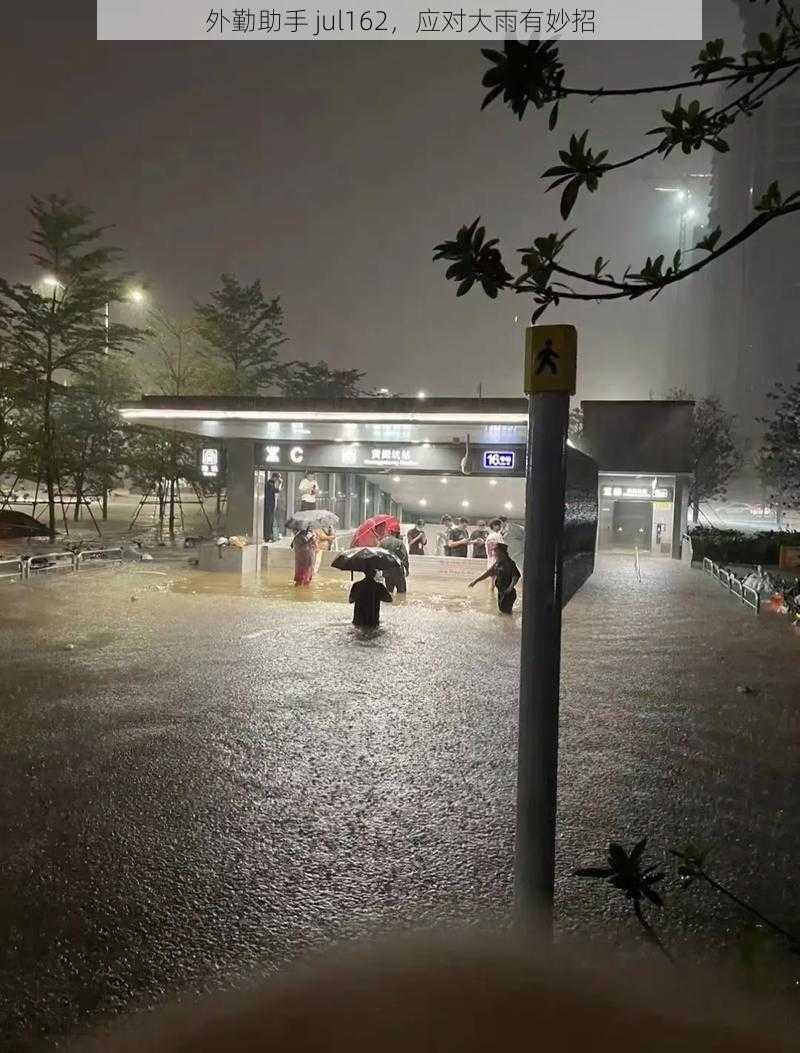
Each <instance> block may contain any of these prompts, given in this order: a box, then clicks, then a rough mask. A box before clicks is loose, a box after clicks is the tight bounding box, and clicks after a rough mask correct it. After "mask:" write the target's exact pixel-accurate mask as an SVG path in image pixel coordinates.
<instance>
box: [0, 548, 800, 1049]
mask: <svg viewBox="0 0 800 1053" xmlns="http://www.w3.org/2000/svg"><path fill="white" fill-rule="evenodd" d="M145 568H146V569H145ZM642 577H643V580H642V582H641V583H638V582H636V581H635V577H634V573H633V567H632V565H631V563H630V561H628V560H607V561H606V562H605V563H604V564H602V565H601V567H600V568H599V570H598V572H597V573H596V574H595V576H594V578H593V579H591V581H590V583H589V584H588V585H587V586H586V587H585V588H584V590H583V591H582V592H581V593H579V594H578V595H577V596H576V598H575V599H574V600H573V601H572V603H571V604H570V605H569V607H568V608H567V612H566V617H565V659H564V661H565V669H564V682H563V704H562V726H563V733H562V754H561V774H560V781H561V810H560V817H559V860H558V865H559V872H558V873H559V877H558V911H559V926H560V929H561V931H562V933H572V932H580V933H583V934H593V933H598V932H602V933H603V934H604V935H606V936H607V937H609V938H611V939H613V940H616V939H618V940H620V941H623V940H625V939H627V938H630V939H632V940H637V939H638V934H637V933H636V931H635V929H634V927H633V926H632V925H631V926H629V927H628V926H627V925H626V924H624V923H623V924H620V923H619V922H618V918H619V917H621V916H622V915H623V914H624V913H625V906H624V904H623V903H622V902H621V901H620V902H619V903H617V902H615V901H610V900H609V898H608V897H607V896H606V895H605V893H604V891H603V890H602V889H600V888H596V887H595V886H594V885H587V884H586V883H582V882H580V881H579V880H577V879H575V878H573V877H572V876H571V873H572V870H573V868H574V867H576V866H581V865H587V864H591V863H596V862H600V861H601V858H602V854H603V849H604V846H605V844H606V843H607V841H608V840H609V839H610V838H615V837H616V838H619V839H622V840H625V841H632V840H634V839H637V838H638V837H640V836H644V835H645V834H649V835H651V837H652V839H653V843H654V845H656V846H657V847H658V849H659V850H660V851H663V850H665V849H666V848H667V847H668V846H670V845H672V844H675V843H678V844H680V843H683V842H686V841H688V840H697V841H700V842H702V843H704V844H708V845H709V846H710V847H711V849H712V858H713V860H714V868H715V871H716V872H718V873H719V874H720V876H722V877H725V878H729V879H730V880H731V882H732V883H733V884H734V885H735V887H736V888H737V890H738V891H740V892H741V893H743V894H744V895H746V896H752V897H753V898H754V899H755V900H756V901H757V902H758V904H759V906H760V907H761V908H762V909H763V910H765V911H766V912H767V913H769V912H770V911H772V912H773V913H775V914H776V915H777V916H778V919H779V920H781V919H784V920H785V921H786V922H787V923H788V922H794V921H795V920H796V919H797V918H798V917H800V890H799V889H798V887H797V883H796V881H795V876H794V875H795V872H796V863H797V857H798V851H799V850H800V808H798V804H799V803H800V801H799V800H798V798H799V797H800V792H799V791H798V787H799V786H800V782H799V781H798V774H800V766H799V765H798V745H800V692H798V690H797V683H798V677H797V669H798V664H797V663H798V659H800V638H798V637H794V636H792V635H791V634H790V633H789V632H788V631H787V629H786V626H785V624H784V623H783V622H782V621H781V622H779V623H778V624H776V622H777V621H778V620H777V619H775V618H773V617H772V616H770V615H769V614H767V613H765V614H762V615H761V617H760V618H756V617H755V616H754V615H753V614H751V613H750V612H748V611H747V610H746V609H745V608H743V607H742V606H740V605H737V604H736V603H734V601H733V600H732V599H731V598H730V597H729V596H728V595H726V594H724V593H723V592H722V590H721V589H720V588H719V586H717V585H716V584H714V583H713V582H712V581H710V580H709V579H708V578H706V577H705V576H704V575H703V574H702V573H700V572H699V571H690V570H688V569H686V568H685V567H683V566H682V565H680V564H675V563H673V562H671V561H650V562H646V563H644V564H643V568H642ZM348 587H349V576H347V575H337V576H336V577H334V576H329V577H325V578H324V579H321V580H319V581H318V582H317V583H316V584H315V586H314V588H313V589H311V590H308V591H306V592H299V591H297V590H293V589H292V588H291V587H289V586H287V585H286V584H285V583H284V582H278V581H275V582H272V583H270V585H269V587H264V586H260V587H258V588H256V589H241V588H239V587H238V585H237V584H236V583H235V582H231V581H230V580H228V579H226V578H223V577H222V576H217V575H209V574H200V573H199V572H197V571H194V572H193V571H190V570H187V569H185V568H180V569H178V570H175V569H174V568H171V567H166V566H158V565H156V566H153V564H150V565H149V566H148V565H146V564H144V565H137V566H135V567H133V568H125V569H122V570H120V571H119V572H116V571H110V570H98V571H96V572H89V571H87V572H86V573H82V574H81V575H73V576H71V577H69V578H62V579H60V580H54V581H51V582H48V583H43V582H35V583H33V584H32V585H30V586H27V587H21V586H8V587H7V588H5V589H3V590H2V593H0V603H1V605H0V628H2V630H3V631H2V636H1V638H0V641H1V642H0V664H1V666H2V674H3V705H2V707H1V708H0V751H1V756H0V762H1V766H0V845H1V846H2V849H1V851H2V871H0V874H1V878H0V880H1V881H2V886H1V887H0V904H1V909H2V924H3V937H2V940H1V941H0V1040H1V1041H2V1044H3V1048H4V1049H14V1050H17V1049H18V1050H23V1049H28V1048H31V1046H33V1045H34V1044H35V1043H36V1042H39V1041H41V1038H42V1037H43V1036H48V1037H57V1036H62V1035H75V1034H80V1033H82V1032H83V1031H85V1030H87V1029H88V1028H90V1027H91V1026H93V1025H94V1024H96V1023H97V1022H98V1021H102V1020H104V1019H106V1018H108V1017H109V1016H112V1015H114V1014H116V1013H120V1012H124V1011H127V1010H130V1009H136V1008H143V1007H147V1006H152V1005H157V1004H162V1003H164V1002H166V1001H168V1000H170V999H171V998H174V997H175V996H176V995H178V994H179V993H181V992H193V991H202V990H209V989H215V988H219V987H225V986H229V985H231V984H234V983H235V982H237V980H239V979H240V978H243V977H247V976H249V975H251V974H252V973H254V972H257V971H264V970H271V969H274V968H276V967H277V966H279V965H280V964H281V962H283V961H286V960H287V959H290V958H292V957H294V956H296V955H297V954H298V953H300V952H301V951H302V950H304V949H306V948H308V947H312V946H317V945H320V944H322V943H325V942H328V941H330V940H334V939H341V938H348V937H351V936H354V935H357V934H360V933H363V932H365V931H372V930H375V929H380V928H386V927H395V926H398V925H400V926H403V925H412V924H420V923H422V924H427V923H432V922H436V921H440V920H442V919H447V918H453V917H456V918H461V919H464V918H474V917H477V916H479V915H485V914H490V915H493V916H495V917H497V918H505V917H506V916H507V912H508V908H509V904H510V894H511V868H512V853H513V822H514V785H515V750H516V698H517V676H518V646H519V617H518V616H515V617H514V618H513V619H502V618H500V617H499V616H498V615H496V614H495V612H494V608H493V602H492V599H491V596H490V595H489V593H488V590H484V589H482V588H481V589H476V590H473V593H472V594H469V595H467V593H466V590H465V588H464V585H463V583H461V582H457V581H450V582H444V583H434V582H430V581H428V582H424V583H423V582H420V583H419V588H418V589H417V590H416V595H415V592H414V590H415V587H416V586H415V582H414V580H413V579H412V581H411V582H410V589H411V592H410V594H409V597H408V599H407V600H406V601H405V602H398V603H397V604H396V605H395V606H394V607H393V608H388V609H385V611H384V614H383V625H382V627H381V629H380V630H379V631H377V632H375V633H374V634H371V635H360V634H358V633H357V632H356V631H355V630H354V629H353V628H352V626H350V624H349V621H350V617H351V608H349V607H348V605H347V602H346V600H347V589H348ZM740 685H748V686H750V687H751V688H752V689H753V693H752V694H742V693H739V692H737V686H740ZM675 898H676V899H678V900H679V901H680V902H679V904H678V905H677V906H676V907H675V909H674V912H673V913H671V914H670V917H671V918H672V919H673V920H672V921H669V922H668V923H667V926H666V931H667V933H670V934H672V935H673V936H676V935H679V934H680V933H688V934H689V935H690V936H691V937H692V938H698V939H700V938H702V939H704V940H706V939H707V940H709V942H710V944H711V945H716V944H721V943H724V942H725V940H726V939H727V938H728V936H729V935H730V934H731V933H733V932H735V931H736V930H737V928H738V927H740V923H739V920H738V918H737V916H736V915H735V914H734V913H733V912H732V911H731V910H729V909H728V908H727V907H725V906H720V905H719V904H718V903H717V902H716V901H714V900H712V899H711V898H709V897H708V896H706V895H705V894H704V893H702V892H698V893H697V894H692V895H688V894H682V893H676V895H675Z"/></svg>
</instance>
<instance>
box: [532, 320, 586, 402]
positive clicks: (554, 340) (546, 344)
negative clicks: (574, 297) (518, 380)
mask: <svg viewBox="0 0 800 1053" xmlns="http://www.w3.org/2000/svg"><path fill="white" fill-rule="evenodd" d="M577 361H578V331H577V329H576V328H575V326H574V325H532V326H529V327H528V329H526V331H525V392H526V394H528V395H534V394H537V393H538V392H540V391H556V392H562V393H564V394H567V395H574V394H575V380H576V371H577Z"/></svg>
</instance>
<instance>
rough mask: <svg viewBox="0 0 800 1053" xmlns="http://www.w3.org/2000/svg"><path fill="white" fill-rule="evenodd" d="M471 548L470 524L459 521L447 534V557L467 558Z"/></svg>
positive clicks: (464, 520) (463, 520)
mask: <svg viewBox="0 0 800 1053" xmlns="http://www.w3.org/2000/svg"><path fill="white" fill-rule="evenodd" d="M468 547H469V523H468V522H467V521H466V519H459V521H458V523H454V524H453V525H452V526H451V527H450V530H449V531H448V534H447V555H448V556H461V557H463V558H466V555H467V548H468Z"/></svg>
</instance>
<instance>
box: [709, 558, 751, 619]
mask: <svg viewBox="0 0 800 1053" xmlns="http://www.w3.org/2000/svg"><path fill="white" fill-rule="evenodd" d="M703 571H704V572H705V573H706V574H710V575H711V577H712V578H716V579H717V581H718V582H719V583H720V585H722V587H723V588H725V589H727V591H728V592H730V593H731V594H732V595H733V596H735V597H736V599H737V600H739V602H740V603H743V604H744V605H745V607H749V608H750V609H751V610H753V611H755V612H756V614H758V613H759V611H760V610H761V597H760V596H759V594H758V593H757V592H756V590H755V589H751V588H750V586H749V585H743V584H742V582H741V581H739V579H738V578H737V577H736V575H735V574H731V573H730V571H727V570H724V569H723V568H722V567H720V566H719V565H718V564H716V563H714V561H713V560H711V559H709V558H708V556H706V557H705V558H704V559H703Z"/></svg>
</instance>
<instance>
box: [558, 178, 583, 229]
mask: <svg viewBox="0 0 800 1053" xmlns="http://www.w3.org/2000/svg"><path fill="white" fill-rule="evenodd" d="M580 189H581V180H580V179H579V178H578V177H577V176H576V178H575V179H573V180H571V182H569V183H567V185H566V186H565V187H564V193H563V194H562V195H561V218H562V219H567V217H568V216H569V214H570V212H572V209H573V208H574V207H575V202H576V201H577V200H578V193H579V191H580Z"/></svg>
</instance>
